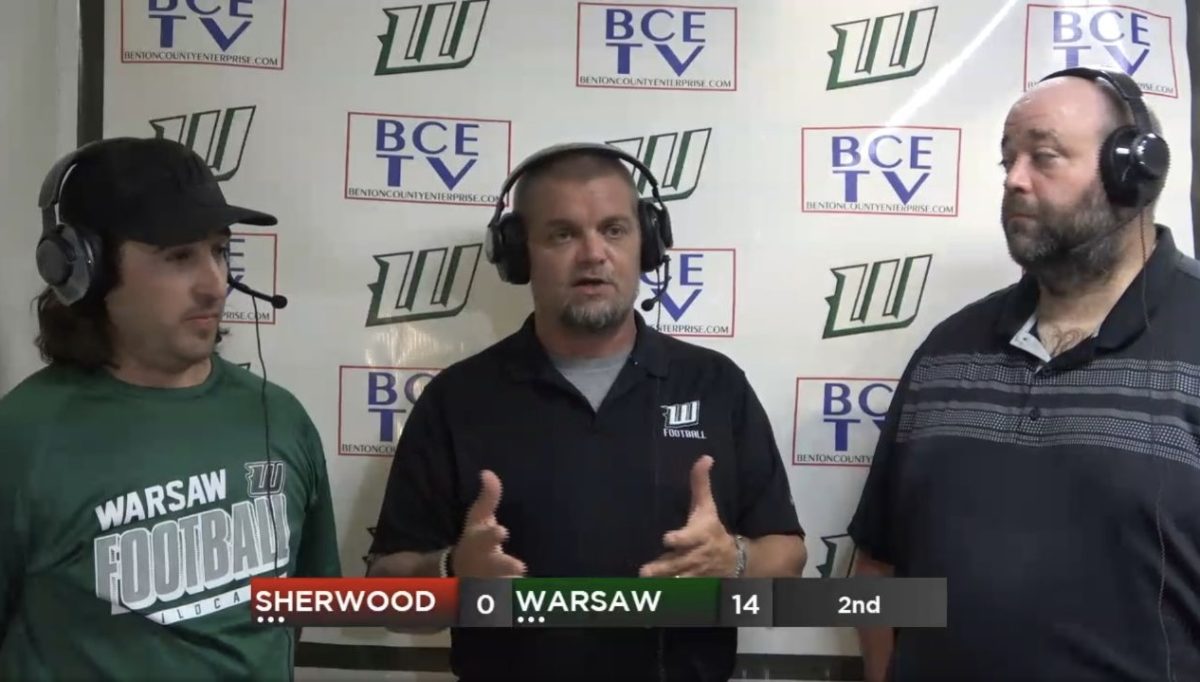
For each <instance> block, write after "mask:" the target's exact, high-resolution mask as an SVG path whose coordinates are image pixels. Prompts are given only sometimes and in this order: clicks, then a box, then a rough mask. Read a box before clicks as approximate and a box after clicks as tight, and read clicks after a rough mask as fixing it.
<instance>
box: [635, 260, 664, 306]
mask: <svg viewBox="0 0 1200 682" xmlns="http://www.w3.org/2000/svg"><path fill="white" fill-rule="evenodd" d="M664 260H665V261H666V270H667V271H666V273H664V274H665V275H666V276H665V277H663V278H662V282H660V283H659V287H658V291H656V292H654V295H653V296H651V297H650V298H647V299H646V300H644V301H642V310H644V311H646V312H650V310H651V309H652V308H654V304H655V303H658V301H659V299H661V298H662V297H663V296H665V295H666V294H667V284H669V283H670V281H671V257H670V256H667V257H666V258H665V259H664Z"/></svg>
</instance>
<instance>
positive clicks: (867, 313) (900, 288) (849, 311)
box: [821, 254, 933, 339]
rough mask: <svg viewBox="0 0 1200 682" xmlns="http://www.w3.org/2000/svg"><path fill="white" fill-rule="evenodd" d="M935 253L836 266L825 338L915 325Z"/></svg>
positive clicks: (833, 271) (823, 336)
mask: <svg viewBox="0 0 1200 682" xmlns="http://www.w3.org/2000/svg"><path fill="white" fill-rule="evenodd" d="M932 262H933V256H932V255H929V254H926V255H922V256H909V257H907V258H905V259H904V261H903V263H902V262H901V261H900V259H898V258H893V259H891V260H881V261H878V262H876V263H873V264H865V263H864V264H859V265H847V266H845V267H840V268H833V269H832V270H831V272H832V273H833V276H834V277H836V278H837V286H836V288H835V289H834V292H833V295H832V296H829V297H828V298H826V299H825V301H826V302H827V303H828V304H829V316H828V317H827V318H826V319H825V333H824V334H822V336H821V338H823V339H831V338H834V337H837V336H849V335H850V334H863V333H866V332H877V331H883V330H885V329H900V328H901V327H907V326H908V325H910V324H912V321H913V320H914V319H915V318H916V317H917V311H918V310H919V309H920V307H921V297H922V296H923V295H924V294H925V282H926V280H927V279H928V277H929V266H930V264H931V263H932Z"/></svg>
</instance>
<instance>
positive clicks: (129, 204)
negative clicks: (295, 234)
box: [42, 137, 278, 247]
mask: <svg viewBox="0 0 1200 682" xmlns="http://www.w3.org/2000/svg"><path fill="white" fill-rule="evenodd" d="M68 166H70V164H68ZM54 177H55V173H54V172H53V171H52V172H51V173H50V175H49V176H48V177H47V181H48V182H47V185H46V186H45V187H43V192H42V194H43V196H42V199H43V202H42V203H43V205H44V204H45V199H46V197H47V191H54V190H56V189H57V187H53V188H52V187H51V185H53V184H54V183H53V181H52V178H54ZM59 177H61V175H60V176H59ZM59 211H60V213H61V216H62V219H63V220H64V221H65V222H67V223H70V224H75V225H83V226H84V227H87V228H89V229H91V230H93V231H95V232H96V233H98V234H99V235H100V236H101V237H119V238H122V239H127V240H132V241H137V242H142V243H145V244H152V245H154V246H164V247H167V246H179V245H181V244H187V243H190V242H196V241H201V240H203V239H206V238H208V237H209V236H210V235H212V234H213V233H214V232H217V231H218V230H221V229H224V228H226V227H228V226H230V225H232V224H234V223H244V224H247V225H263V226H267V225H275V224H276V223H277V222H278V220H276V218H275V216H272V215H270V214H267V213H263V212H262V211H255V210H253V209H249V208H243V207H241V206H233V205H231V204H229V203H228V202H227V201H225V194H224V193H223V192H222V191H221V186H220V184H219V183H218V182H217V179H216V177H215V176H214V175H213V173H212V170H211V169H210V168H209V167H208V164H207V163H206V162H205V161H204V159H203V158H202V157H201V156H200V155H199V154H197V153H196V152H194V151H192V149H191V148H189V147H187V146H186V145H183V144H180V143H178V142H175V141H173V140H167V139H163V138H138V137H114V138H109V139H105V140H100V141H97V142H92V143H89V144H88V145H85V146H84V147H82V148H80V149H79V150H77V154H76V156H75V158H74V160H73V167H71V168H70V170H69V174H68V175H67V178H66V181H65V183H64V184H63V185H62V191H61V196H60V202H59Z"/></svg>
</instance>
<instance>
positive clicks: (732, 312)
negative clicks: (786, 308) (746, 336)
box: [638, 246, 737, 339]
mask: <svg viewBox="0 0 1200 682" xmlns="http://www.w3.org/2000/svg"><path fill="white" fill-rule="evenodd" d="M725 251H728V252H729V253H730V254H732V256H733V269H732V271H731V272H730V274H729V279H730V287H731V289H730V297H729V299H730V309H729V333H728V334H670V333H668V332H663V334H666V335H667V336H673V337H676V338H706V339H732V338H733V337H734V336H736V335H737V249H736V248H733V247H728V246H726V247H704V248H687V247H681V246H674V247H671V248H670V249H669V250H668V251H667V253H668V254H671V255H672V256H676V255H679V254H681V253H715V252H725ZM671 265H672V266H674V265H675V259H674V258H673V259H672V263H671ZM677 278H678V275H674V274H672V276H671V280H672V281H676V280H677ZM638 281H639V282H640V281H641V280H640V279H639V280H638ZM670 291H671V289H670V286H669V285H668V287H667V293H668V294H669V293H670ZM657 305H662V304H661V303H658V304H657ZM657 314H658V313H655V312H650V313H646V312H643V313H642V315H643V316H644V317H646V318H647V319H646V322H647V324H650V318H651V317H652V316H655V315H657Z"/></svg>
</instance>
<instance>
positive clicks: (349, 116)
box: [342, 111, 512, 206]
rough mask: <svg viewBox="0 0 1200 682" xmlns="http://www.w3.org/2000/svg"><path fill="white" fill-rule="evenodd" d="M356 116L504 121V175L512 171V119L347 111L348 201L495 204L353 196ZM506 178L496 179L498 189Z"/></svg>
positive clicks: (344, 180) (345, 195) (345, 174)
mask: <svg viewBox="0 0 1200 682" xmlns="http://www.w3.org/2000/svg"><path fill="white" fill-rule="evenodd" d="M355 116H375V117H387V118H416V119H422V120H426V121H471V122H474V123H503V124H505V125H506V126H507V127H508V151H507V156H508V158H506V159H505V161H504V169H505V170H504V175H505V177H507V176H508V174H509V173H510V172H512V120H510V119H503V118H471V117H468V116H424V115H422V114H386V113H379V112H374V111H347V112H346V159H345V167H344V169H343V175H342V198H343V199H346V200H347V201H384V202H389V203H395V204H437V205H440V206H495V204H494V203H493V202H489V201H430V200H425V199H389V198H387V197H352V196H350V121H351V120H352V119H353V118H354V117H355ZM503 181H504V178H500V179H499V180H497V181H496V190H497V191H499V189H500V184H501V183H502V182H503Z"/></svg>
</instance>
